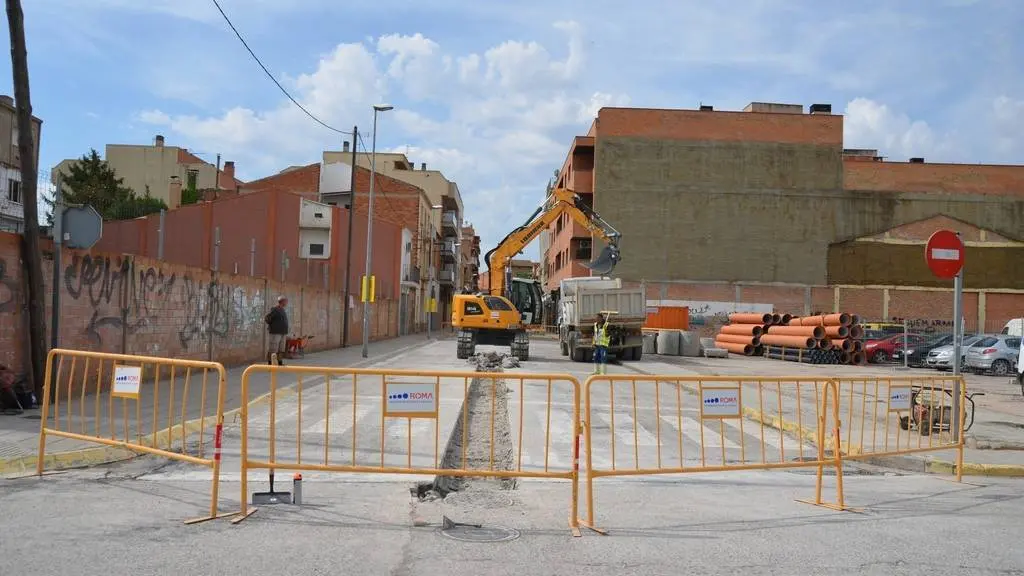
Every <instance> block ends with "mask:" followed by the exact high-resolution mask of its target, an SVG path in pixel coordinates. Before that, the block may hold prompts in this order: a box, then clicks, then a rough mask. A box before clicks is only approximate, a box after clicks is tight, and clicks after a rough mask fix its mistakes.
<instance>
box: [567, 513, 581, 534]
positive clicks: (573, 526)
mask: <svg viewBox="0 0 1024 576" xmlns="http://www.w3.org/2000/svg"><path fill="white" fill-rule="evenodd" d="M569 531H571V532H572V536H573V538H580V537H581V536H583V534H582V533H580V525H579V522H573V521H572V518H571V517H570V518H569Z"/></svg>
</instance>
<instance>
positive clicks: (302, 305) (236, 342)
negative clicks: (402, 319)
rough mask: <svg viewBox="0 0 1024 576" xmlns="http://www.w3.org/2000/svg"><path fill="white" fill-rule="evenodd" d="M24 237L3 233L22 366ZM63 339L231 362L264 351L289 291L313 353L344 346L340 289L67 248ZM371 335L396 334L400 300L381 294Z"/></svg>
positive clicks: (6, 282) (297, 331) (5, 313)
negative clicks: (269, 320) (271, 321)
mask: <svg viewBox="0 0 1024 576" xmlns="http://www.w3.org/2000/svg"><path fill="white" fill-rule="evenodd" d="M19 242H20V237H19V236H17V235H14V234H5V233H0V364H4V365H7V366H10V367H12V368H13V369H15V370H18V371H21V370H22V369H23V366H24V363H23V362H24V359H25V358H26V357H27V354H28V343H27V338H26V337H25V335H26V334H27V324H26V319H27V304H28V303H27V300H26V298H25V294H26V290H25V281H24V277H23V274H22V263H21V258H20V251H19ZM52 268H53V259H52V250H51V251H49V252H44V274H43V276H44V283H45V285H46V300H45V302H44V306H45V307H46V312H47V313H46V318H47V320H46V322H47V324H46V331H47V343H49V341H50V336H49V333H50V329H51V328H50V327H51V319H52V310H51V302H52V300H51V297H52V290H53V288H54V279H53V274H52ZM56 287H57V289H58V290H60V301H61V304H60V309H59V311H58V314H59V326H60V328H59V330H60V346H61V347H63V348H75V349H81V350H95V351H101V352H113V353H126V354H140V355H152V356H164V357H174V358H190V359H197V360H206V359H213V360H216V361H219V362H223V363H224V364H227V365H233V364H241V363H245V362H249V361H253V360H259V359H261V358H263V357H264V350H265V349H266V324H265V323H264V322H263V317H264V315H265V314H266V313H267V311H268V310H269V309H270V307H271V306H273V305H274V303H276V301H277V297H278V296H282V295H283V296H286V297H287V298H288V300H289V302H288V314H289V323H290V328H291V332H292V333H293V335H296V336H303V337H309V340H308V343H307V348H306V350H307V351H315V350H323V349H327V348H337V347H339V346H341V345H342V323H343V308H342V304H343V302H342V300H343V294H342V293H341V292H339V291H329V290H325V289H318V288H313V287H311V286H302V285H295V284H285V283H281V282H275V281H272V280H266V279H263V278H253V277H248V276H239V275H233V274H226V273H215V272H212V271H210V270H204V269H201V268H194V267H189V266H181V265H175V264H168V263H166V262H160V261H157V260H155V259H150V258H143V257H136V256H131V255H112V254H101V253H88V252H80V251H73V250H65V251H64V252H63V255H62V263H61V270H60V271H59V274H58V278H57V285H56ZM350 304H351V307H350V310H349V342H350V343H352V342H361V340H362V307H361V306H355V302H354V299H350ZM372 314H373V315H372V316H371V323H370V326H371V334H370V339H371V340H380V339H383V338H390V337H395V336H397V334H398V305H397V302H392V301H391V300H387V299H384V300H380V299H378V301H377V303H376V304H375V305H374V311H373V312H372Z"/></svg>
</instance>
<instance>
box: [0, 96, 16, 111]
mask: <svg viewBox="0 0 1024 576" xmlns="http://www.w3.org/2000/svg"><path fill="white" fill-rule="evenodd" d="M0 102H3V103H4V104H7V105H8V106H10V107H11V108H14V98H12V97H10V96H8V95H7V94H3V95H0Z"/></svg>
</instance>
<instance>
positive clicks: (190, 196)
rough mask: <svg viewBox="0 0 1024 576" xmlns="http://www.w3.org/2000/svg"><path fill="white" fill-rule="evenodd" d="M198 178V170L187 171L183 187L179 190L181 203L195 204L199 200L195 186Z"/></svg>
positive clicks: (183, 204)
mask: <svg viewBox="0 0 1024 576" xmlns="http://www.w3.org/2000/svg"><path fill="white" fill-rule="evenodd" d="M198 179H199V171H198V170H189V171H188V180H187V181H186V184H185V189H184V190H182V191H181V205H182V206H185V205H188V204H195V203H196V202H199V190H198V189H197V188H196V181H197V180H198Z"/></svg>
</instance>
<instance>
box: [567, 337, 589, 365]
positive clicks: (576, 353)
mask: <svg viewBox="0 0 1024 576" xmlns="http://www.w3.org/2000/svg"><path fill="white" fill-rule="evenodd" d="M569 352H570V353H571V355H572V361H573V362H583V361H584V360H586V356H585V354H584V352H586V351H585V350H584V349H582V348H577V347H576V335H575V334H570V335H569Z"/></svg>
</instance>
